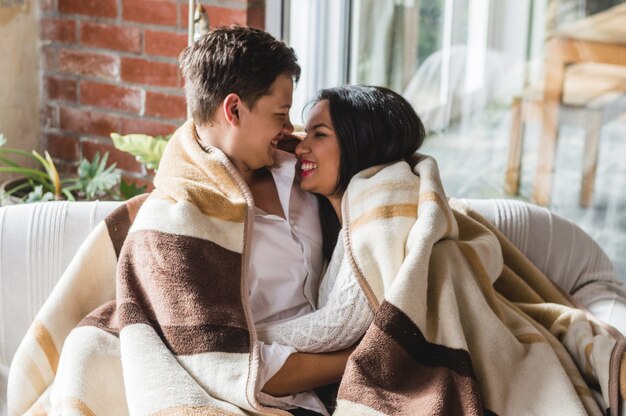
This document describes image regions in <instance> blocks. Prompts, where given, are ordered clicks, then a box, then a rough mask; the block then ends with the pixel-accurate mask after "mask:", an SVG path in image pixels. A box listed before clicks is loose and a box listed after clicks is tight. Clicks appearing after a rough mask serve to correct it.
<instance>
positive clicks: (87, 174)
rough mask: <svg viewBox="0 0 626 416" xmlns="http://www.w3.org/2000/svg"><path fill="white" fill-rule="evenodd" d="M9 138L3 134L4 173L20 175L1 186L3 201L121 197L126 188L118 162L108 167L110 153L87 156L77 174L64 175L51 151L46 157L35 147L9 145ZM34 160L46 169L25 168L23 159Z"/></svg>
mask: <svg viewBox="0 0 626 416" xmlns="http://www.w3.org/2000/svg"><path fill="white" fill-rule="evenodd" d="M5 144H6V138H5V137H4V135H2V134H0V173H2V172H9V173H16V174H18V175H20V176H19V177H17V178H15V179H12V180H9V181H6V182H4V183H3V184H2V185H1V186H0V200H1V201H0V202H2V204H7V203H22V202H24V203H27V202H37V201H50V200H64V199H65V200H70V201H75V200H94V199H121V198H122V197H123V196H124V195H123V194H122V193H121V191H123V190H118V185H119V184H120V178H121V174H120V172H119V171H118V170H116V169H115V164H111V165H109V166H107V161H108V156H109V155H108V153H105V154H104V156H102V157H100V154H99V153H98V154H96V156H95V157H94V158H93V160H92V161H89V160H87V159H83V160H82V161H81V162H80V164H79V166H78V170H77V175H76V176H72V177H67V178H61V176H60V175H59V172H58V171H57V168H56V166H55V165H54V162H53V160H52V158H51V157H50V154H49V153H48V152H44V155H43V156H42V155H41V154H39V153H38V152H37V151H35V150H33V151H32V152H31V153H28V152H26V151H24V150H20V149H15V148H10V147H5V146H4V145H5ZM24 159H26V160H28V159H30V160H32V161H34V162H35V163H37V164H39V165H40V166H41V167H42V168H43V169H41V170H39V169H33V168H29V167H25V165H24V163H23V161H22V162H21V160H24Z"/></svg>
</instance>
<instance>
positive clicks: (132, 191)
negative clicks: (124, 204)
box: [120, 181, 147, 199]
mask: <svg viewBox="0 0 626 416" xmlns="http://www.w3.org/2000/svg"><path fill="white" fill-rule="evenodd" d="M146 189H147V186H145V185H144V186H137V184H136V183H129V182H126V181H122V182H121V183H120V193H121V194H122V198H123V199H131V198H132V197H135V196H137V195H141V194H143V193H144V192H146Z"/></svg>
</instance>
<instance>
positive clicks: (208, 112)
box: [179, 25, 300, 124]
mask: <svg viewBox="0 0 626 416" xmlns="http://www.w3.org/2000/svg"><path fill="white" fill-rule="evenodd" d="M179 62H180V68H181V70H182V73H183V77H184V78H185V93H186V95H187V102H188V104H189V107H190V109H191V114H192V116H193V119H194V122H195V123H196V124H205V123H207V122H210V121H212V120H213V117H214V116H215V112H216V110H217V109H218V107H219V105H220V103H221V102H222V100H224V98H226V96H227V95H228V94H231V93H235V94H237V95H239V97H240V98H241V99H242V100H243V102H244V103H245V104H246V105H247V106H248V107H250V108H252V107H254V105H255V104H256V102H257V101H258V99H259V98H261V97H262V96H263V95H266V94H268V93H269V90H270V88H271V86H272V84H273V83H274V81H275V80H276V78H278V77H279V76H280V75H283V74H286V75H288V76H290V77H292V78H293V79H294V81H295V82H297V81H298V79H299V78H300V66H299V65H298V62H297V58H296V54H295V52H294V50H293V49H292V48H290V47H289V46H287V45H286V44H285V43H284V42H282V41H279V40H277V39H275V38H274V37H273V36H272V35H270V34H269V33H267V32H264V31H262V30H259V29H254V28H251V27H247V26H236V25H233V26H224V27H218V28H216V29H213V30H211V31H210V32H209V33H207V34H206V35H204V36H202V37H201V38H200V39H198V40H197V41H196V42H195V43H194V44H193V45H191V46H189V47H187V48H186V49H185V50H184V51H183V52H182V53H181V54H180V57H179Z"/></svg>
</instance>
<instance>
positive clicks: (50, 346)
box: [32, 320, 59, 373]
mask: <svg viewBox="0 0 626 416" xmlns="http://www.w3.org/2000/svg"><path fill="white" fill-rule="evenodd" d="M32 330H33V332H34V335H35V339H37V343H38V344H39V346H40V347H41V349H42V350H43V352H44V354H46V358H47V359H48V364H49V365H50V369H51V370H52V372H53V373H56V372H57V367H58V366H59V350H58V349H57V347H56V345H55V344H54V340H53V339H52V335H50V332H48V329H47V328H46V327H45V326H44V324H43V323H42V322H40V321H38V320H35V321H34V322H33V325H32Z"/></svg>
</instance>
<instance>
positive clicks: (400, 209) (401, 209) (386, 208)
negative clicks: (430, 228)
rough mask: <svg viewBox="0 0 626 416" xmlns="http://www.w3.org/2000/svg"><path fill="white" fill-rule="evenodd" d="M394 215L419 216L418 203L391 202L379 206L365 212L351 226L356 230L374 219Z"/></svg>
mask: <svg viewBox="0 0 626 416" xmlns="http://www.w3.org/2000/svg"><path fill="white" fill-rule="evenodd" d="M394 217H409V218H417V205H416V204H391V205H383V206H378V207H376V208H374V209H372V210H370V211H367V212H365V213H364V214H362V215H360V216H359V217H358V218H356V219H355V220H353V221H352V222H351V223H350V227H351V228H352V231H353V232H354V231H355V230H356V229H358V228H359V227H362V226H363V225H365V224H368V223H370V222H372V221H379V220H385V219H389V218H394Z"/></svg>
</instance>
